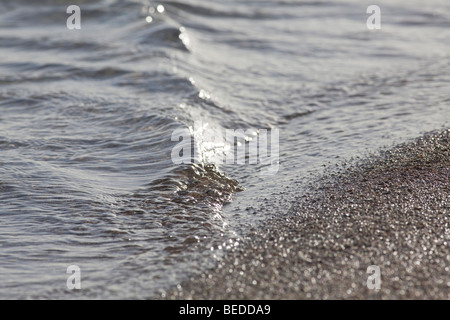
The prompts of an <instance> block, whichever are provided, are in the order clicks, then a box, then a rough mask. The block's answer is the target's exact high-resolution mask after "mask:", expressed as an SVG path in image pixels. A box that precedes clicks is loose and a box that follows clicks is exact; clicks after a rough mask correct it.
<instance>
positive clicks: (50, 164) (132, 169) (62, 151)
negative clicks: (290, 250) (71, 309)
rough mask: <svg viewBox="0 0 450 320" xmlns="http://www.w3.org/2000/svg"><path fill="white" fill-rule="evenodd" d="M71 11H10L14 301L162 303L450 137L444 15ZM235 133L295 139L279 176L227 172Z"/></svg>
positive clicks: (7, 169) (271, 3)
mask: <svg viewBox="0 0 450 320" xmlns="http://www.w3.org/2000/svg"><path fill="white" fill-rule="evenodd" d="M71 4H74V3H72V1H70V0H68V1H66V0H45V1H39V2H38V1H23V0H19V1H0V111H1V112H0V298H2V299H8V298H19V299H22V298H29V299H34V298H39V299H48V298H63V299H70V298H106V299H108V298H116V299H117V298H119V299H126V298H132V299H135V298H136V299H140V298H152V297H156V296H160V295H161V294H164V291H165V290H167V289H168V288H170V287H172V286H175V285H177V284H178V283H179V282H180V281H182V280H184V279H187V278H188V277H190V276H192V275H195V274H197V273H199V272H201V271H202V270H205V268H208V267H211V266H214V262H215V261H216V260H217V259H220V257H221V256H222V255H223V254H226V252H227V251H228V250H233V248H235V247H237V246H239V243H240V242H241V241H245V236H246V233H247V232H248V231H249V230H250V229H251V228H258V227H259V226H261V225H262V224H263V223H264V221H265V220H266V219H267V218H268V217H270V216H274V215H281V214H285V213H287V212H288V211H289V208H290V204H291V203H292V202H293V201H295V199H296V196H298V195H299V194H300V193H301V191H302V188H303V187H304V186H305V182H306V181H308V179H309V177H311V175H318V174H320V172H322V170H323V168H324V167H327V166H332V165H335V164H336V163H339V162H341V161H348V160H351V159H352V158H354V157H358V156H362V155H364V154H366V153H368V152H375V151H376V150H378V149H379V148H381V147H384V146H389V145H392V144H393V143H398V142H403V141H407V140H408V139H412V138H414V137H416V136H418V135H420V134H422V133H424V132H427V131H430V130H434V129H440V128H442V127H448V126H449V120H450V2H448V1H446V0H432V1H426V2H425V1H418V0H413V1H400V0H395V1H392V0H391V1H387V0H379V1H377V2H376V3H372V2H369V1H356V0H355V1H350V0H343V1H319V0H317V1H302V0H229V1H218V0H185V1H160V2H155V1H143V0H142V1H138V0H99V1H77V3H76V4H77V5H79V6H80V8H81V29H79V30H69V29H68V28H67V27H66V20H67V18H68V17H69V16H70V14H67V13H66V9H67V7H68V6H69V5H71ZM371 4H376V5H378V6H379V7H380V8H381V29H379V30H377V29H376V30H370V29H368V27H367V25H366V21H367V19H368V17H369V16H370V14H368V13H367V12H366V10H367V7H368V6H369V5H371ZM226 129H232V130H237V129H242V130H243V132H244V134H243V136H241V138H242V139H240V140H239V139H237V140H236V144H242V145H244V146H245V145H248V144H249V143H250V141H253V140H252V139H255V137H257V136H260V135H261V133H262V132H264V130H268V131H269V132H274V130H279V131H278V132H279V140H278V143H279V154H278V159H276V158H275V160H276V161H274V163H273V164H274V165H275V167H276V170H275V171H274V172H272V173H273V174H272V175H263V174H261V172H262V171H263V170H264V169H265V168H267V164H264V163H261V162H258V163H256V164H250V163H243V164H242V163H241V164H238V163H229V164H226V163H223V161H220V159H221V158H220V155H221V154H223V152H224V150H229V148H233V147H234V144H233V143H222V141H220V139H217V140H214V139H203V138H202V137H206V136H208V137H209V138H211V136H212V137H218V136H220V135H221V134H222V133H223V132H224V130H226ZM177 130H188V132H191V133H192V135H193V137H194V138H195V140H194V141H195V142H196V143H197V145H196V150H197V153H196V161H194V162H193V163H184V164H176V163H174V161H173V151H174V148H175V147H176V146H177V145H178V143H179V141H178V140H177V139H172V136H173V134H174V132H178V131H177ZM239 141H241V142H239ZM227 148H228V149H227ZM273 154H274V153H273ZM273 154H272V155H273ZM247 156H248V155H247ZM236 162H237V161H236ZM247 162H248V161H247ZM70 265H77V266H79V267H80V270H81V289H80V290H69V289H68V287H67V283H66V281H67V279H68V277H69V275H70V274H67V272H66V271H67V268H68V266H70Z"/></svg>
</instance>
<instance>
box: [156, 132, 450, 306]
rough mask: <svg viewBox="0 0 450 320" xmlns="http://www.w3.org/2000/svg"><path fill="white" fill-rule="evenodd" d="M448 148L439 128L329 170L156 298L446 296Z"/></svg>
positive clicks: (449, 291) (448, 137) (449, 265)
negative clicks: (374, 270) (374, 273)
mask: <svg viewBox="0 0 450 320" xmlns="http://www.w3.org/2000/svg"><path fill="white" fill-rule="evenodd" d="M449 150H450V130H443V131H440V132H434V133H430V134H426V135H425V136H423V137H420V138H418V139H416V140H415V141H414V142H410V143H406V144H402V145H398V146H396V147H394V148H391V149H389V150H388V151H383V152H380V154H379V155H374V156H371V157H368V158H366V159H365V160H362V161H359V162H358V163H356V162H353V163H349V164H343V165H341V166H339V167H336V168H329V169H328V170H327V173H326V174H325V175H324V176H323V177H322V178H320V179H319V181H316V182H315V183H314V185H312V186H311V187H310V188H309V191H308V192H307V193H306V194H304V195H299V198H298V200H297V201H296V204H295V205H294V206H293V208H291V210H290V212H289V213H287V214H284V215H281V217H280V215H279V214H276V213H275V212H274V218H273V219H271V220H270V221H268V222H267V223H266V224H264V227H262V228H260V229H258V230H257V231H255V232H253V233H252V234H251V235H250V236H249V238H248V239H247V240H246V241H245V242H244V243H243V244H242V245H241V246H240V247H239V249H235V250H234V251H231V252H229V254H228V255H227V256H226V257H225V258H224V259H223V260H222V261H221V262H220V263H218V265H217V266H216V267H215V268H213V269H211V270H208V271H207V272H205V273H204V274H202V276H201V277H196V278H192V279H190V281H185V282H183V283H181V284H180V285H179V286H178V287H177V288H176V289H173V290H172V291H169V292H167V293H166V295H165V296H164V295H163V297H164V298H169V299H449V298H450V272H449V271H450V246H449V242H450V225H449V222H450V221H449V220H450V217H449V213H450V202H449V197H450V192H449V178H450V151H449ZM277 217H278V218H277ZM371 265H375V266H378V267H379V268H380V271H381V284H380V289H379V290H373V289H368V287H367V279H368V277H369V275H370V274H368V273H367V268H368V267H369V266H371Z"/></svg>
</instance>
